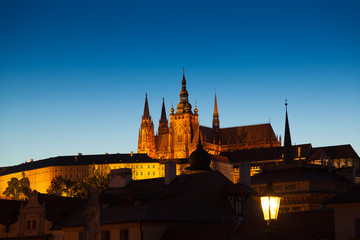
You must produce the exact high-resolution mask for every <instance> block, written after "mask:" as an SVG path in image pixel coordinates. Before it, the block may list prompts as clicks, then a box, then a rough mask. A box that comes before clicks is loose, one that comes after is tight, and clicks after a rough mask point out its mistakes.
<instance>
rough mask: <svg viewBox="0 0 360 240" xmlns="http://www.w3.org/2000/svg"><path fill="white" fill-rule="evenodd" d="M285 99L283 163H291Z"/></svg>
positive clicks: (290, 145)
mask: <svg viewBox="0 0 360 240" xmlns="http://www.w3.org/2000/svg"><path fill="white" fill-rule="evenodd" d="M287 105H288V104H287V100H286V99H285V108H286V115H285V137H284V162H285V164H288V163H293V162H294V158H293V152H292V144H291V136H290V127H289V120H288V114H287Z"/></svg>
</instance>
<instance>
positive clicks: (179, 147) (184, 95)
mask: <svg viewBox="0 0 360 240" xmlns="http://www.w3.org/2000/svg"><path fill="white" fill-rule="evenodd" d="M181 85H182V86H181V91H180V94H179V95H180V101H179V104H178V105H177V107H176V111H175V109H174V108H173V106H171V109H170V124H168V120H167V117H166V111H165V103H164V99H163V105H162V110H161V118H160V120H159V128H158V131H157V134H156V135H155V131H154V124H153V121H152V119H151V115H150V113H149V106H148V100H147V95H146V97H145V107H144V114H143V116H142V121H141V127H140V130H139V142H138V153H147V154H148V155H149V156H150V157H152V158H157V159H174V158H188V157H189V156H190V154H191V153H192V152H193V151H194V150H195V149H196V143H197V142H198V138H199V135H200V136H201V142H202V143H203V145H204V149H205V150H206V151H207V152H209V153H210V154H213V155H219V154H220V153H221V152H232V151H236V150H243V149H253V148H265V147H280V146H281V140H279V139H278V138H277V137H276V136H275V134H274V131H273V129H272V127H271V125H270V123H266V124H258V125H250V126H239V127H231V128H220V120H219V113H218V108H217V100H216V95H215V103H214V114H213V121H212V122H213V124H212V128H211V127H205V126H200V125H199V119H198V118H199V115H198V109H197V107H196V105H195V108H194V111H192V106H191V104H190V103H189V99H188V96H189V94H188V91H187V89H186V80H185V74H183V77H182V81H181ZM199 131H200V134H199Z"/></svg>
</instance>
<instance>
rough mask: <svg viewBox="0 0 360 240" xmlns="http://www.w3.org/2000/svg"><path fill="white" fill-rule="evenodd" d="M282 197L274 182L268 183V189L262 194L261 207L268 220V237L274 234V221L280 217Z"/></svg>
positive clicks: (265, 218)
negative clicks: (278, 193)
mask: <svg viewBox="0 0 360 240" xmlns="http://www.w3.org/2000/svg"><path fill="white" fill-rule="evenodd" d="M280 200H281V197H280V196H278V195H277V194H276V193H275V191H274V189H273V184H272V182H268V183H267V187H266V191H265V192H264V193H263V194H261V195H260V201H261V208H262V211H263V214H264V220H265V221H266V223H267V224H266V226H267V233H268V237H269V238H271V235H272V227H273V226H272V224H271V223H272V222H273V221H275V220H276V219H277V217H278V213H279V208H280Z"/></svg>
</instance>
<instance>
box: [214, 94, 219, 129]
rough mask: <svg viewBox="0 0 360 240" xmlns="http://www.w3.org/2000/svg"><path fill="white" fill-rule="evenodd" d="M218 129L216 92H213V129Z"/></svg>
mask: <svg viewBox="0 0 360 240" xmlns="http://www.w3.org/2000/svg"><path fill="white" fill-rule="evenodd" d="M219 128H220V120H219V113H218V108H217V100H216V92H215V102H214V114H213V129H214V130H216V131H218V130H219Z"/></svg>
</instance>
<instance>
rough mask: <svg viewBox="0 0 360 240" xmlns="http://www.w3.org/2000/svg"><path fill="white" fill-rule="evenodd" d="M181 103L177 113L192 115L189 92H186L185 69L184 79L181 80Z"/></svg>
mask: <svg viewBox="0 0 360 240" xmlns="http://www.w3.org/2000/svg"><path fill="white" fill-rule="evenodd" d="M179 96H180V102H179V104H178V105H177V107H176V108H177V112H176V113H188V112H190V113H191V104H190V103H189V99H188V96H189V94H188V91H187V90H186V80H185V70H184V67H183V77H182V80H181V91H180V94H179Z"/></svg>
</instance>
